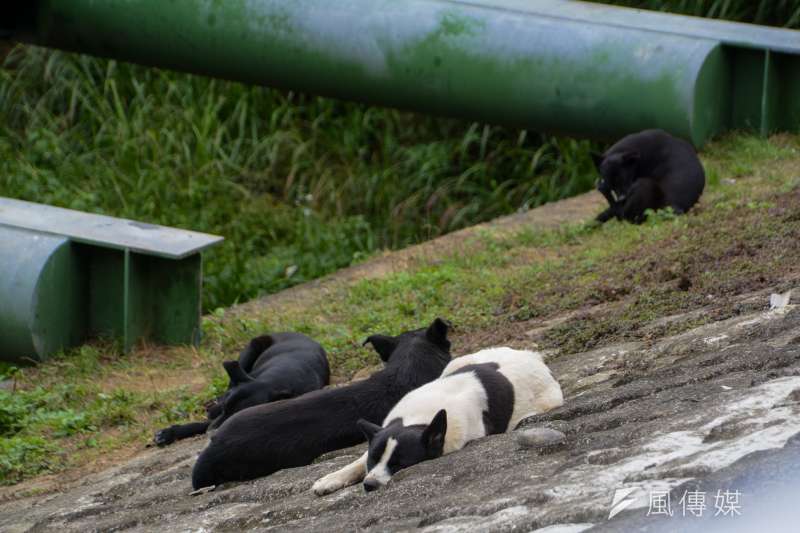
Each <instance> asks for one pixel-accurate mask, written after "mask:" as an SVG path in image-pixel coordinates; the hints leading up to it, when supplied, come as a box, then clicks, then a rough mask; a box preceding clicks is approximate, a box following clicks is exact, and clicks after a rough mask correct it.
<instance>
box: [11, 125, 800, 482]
mask: <svg viewBox="0 0 800 533" xmlns="http://www.w3.org/2000/svg"><path fill="white" fill-rule="evenodd" d="M704 159H705V161H704V162H705V165H706V168H707V169H708V174H709V187H708V189H707V192H706V194H705V196H704V199H703V202H702V204H701V205H700V206H698V207H697V208H696V209H694V210H693V211H692V213H691V214H689V215H687V216H680V217H679V216H674V215H672V214H670V213H668V212H666V213H657V214H655V215H654V216H652V217H651V218H650V219H649V220H648V222H647V223H646V224H643V225H641V226H634V225H630V224H623V223H618V222H610V223H608V224H605V225H603V226H596V225H594V224H573V225H567V226H564V227H561V228H559V229H553V230H534V229H532V228H522V229H519V228H518V229H516V230H513V231H511V232H509V231H508V230H499V229H479V230H473V231H471V232H470V233H469V235H468V236H467V237H466V238H464V239H460V240H459V239H455V238H454V239H452V240H450V241H447V240H445V241H443V242H442V243H441V246H439V247H437V251H436V253H431V254H428V253H425V254H422V255H421V256H418V257H416V258H408V259H406V260H404V261H405V262H404V263H403V264H404V267H403V268H402V269H401V270H399V271H397V272H395V273H390V274H384V275H379V276H377V277H373V278H368V279H361V280H356V281H338V282H334V283H332V284H328V285H327V286H325V287H324V288H323V289H314V288H310V289H306V290H305V291H304V293H303V296H302V298H299V299H287V300H281V301H278V302H273V303H270V304H269V305H263V306H251V307H249V308H248V310H247V314H246V315H243V314H241V313H238V312H235V311H223V310H218V311H216V312H215V313H213V314H211V315H209V316H207V317H206V318H205V319H204V330H205V332H206V339H205V341H204V343H203V345H202V346H201V348H200V349H199V350H194V349H190V348H172V349H151V348H147V347H143V348H141V349H139V350H137V351H135V352H134V353H132V354H130V355H128V356H126V357H120V356H119V355H118V354H115V353H114V349H113V347H111V346H109V345H102V344H96V345H90V346H84V347H83V348H81V349H78V350H74V351H73V352H71V353H69V354H65V356H63V357H59V358H56V359H54V360H52V361H50V362H48V363H47V364H44V365H40V366H39V367H36V368H26V369H20V370H16V376H15V378H16V381H17V390H16V392H13V393H12V392H3V393H0V435H1V436H2V437H3V438H2V440H0V442H2V445H1V446H2V449H0V480H2V482H4V483H14V482H16V481H18V480H20V479H24V478H26V477H30V476H32V475H34V474H36V473H40V472H47V471H60V470H63V469H65V468H69V467H71V466H79V465H87V464H92V463H93V462H94V461H96V460H98V459H99V458H107V457H113V456H114V455H115V454H126V453H130V450H132V449H137V448H138V449H140V448H141V446H142V445H143V444H144V443H145V442H146V441H147V440H149V439H150V438H151V437H152V433H153V432H154V431H155V430H156V429H158V428H159V427H163V426H164V425H168V424H171V423H174V422H176V421H185V420H188V419H192V418H197V417H201V416H202V415H203V413H202V404H203V403H204V402H205V401H206V400H207V399H209V398H211V397H212V396H214V395H215V394H219V393H220V392H221V390H222V389H223V388H224V387H225V385H226V382H225V378H224V373H223V372H222V369H221V365H220V362H221V361H222V360H224V359H228V358H230V357H232V356H234V354H235V353H236V352H237V350H238V349H239V348H241V346H242V345H243V344H244V342H245V341H246V340H247V339H249V338H250V337H252V336H253V335H255V334H257V333H261V332H263V331H276V330H295V331H302V332H305V333H308V334H309V335H312V336H313V337H314V338H316V339H318V340H319V341H320V342H322V343H323V345H324V346H325V347H326V349H327V350H328V353H329V357H330V360H331V364H332V369H333V372H334V375H335V377H336V379H339V380H341V379H346V378H348V377H349V376H351V375H352V374H353V373H354V372H355V371H357V370H359V369H361V368H363V367H365V366H369V365H374V364H377V362H378V359H377V357H376V356H375V355H374V354H373V353H372V352H371V351H370V350H368V349H366V348H363V347H362V346H361V341H362V340H363V339H364V338H365V337H366V336H367V335H368V334H370V333H374V332H387V333H395V332H399V331H401V330H404V329H407V328H413V327H418V326H419V325H421V324H425V323H426V322H428V321H430V320H431V319H432V318H433V317H435V316H442V317H445V318H448V319H450V320H451V321H452V322H453V324H454V326H455V329H454V333H453V339H454V348H455V350H456V351H457V353H465V352H469V351H471V350H474V349H478V348H480V347H483V346H485V345H487V344H501V343H507V342H508V341H509V339H511V338H519V336H520V333H521V332H526V331H529V330H532V329H536V328H539V327H541V326H542V324H546V322H547V320H549V319H551V318H555V317H557V316H562V315H563V314H564V313H565V312H569V311H572V312H573V314H572V315H571V316H570V317H569V319H568V320H566V321H564V322H561V323H559V324H557V325H554V326H553V327H550V328H547V329H545V330H543V331H542V332H541V334H539V335H538V336H535V337H530V336H525V337H524V338H525V339H526V341H525V342H526V343H528V342H537V343H539V344H540V346H541V347H543V348H549V349H556V350H558V351H559V353H568V352H574V351H581V350H586V349H591V348H593V347H595V346H598V345H601V344H604V343H608V342H611V341H618V340H625V339H641V338H657V337H659V336H662V335H665V334H672V333H677V332H680V331H683V330H685V329H688V328H690V327H694V326H696V325H699V324H702V323H703V322H705V321H708V320H716V319H721V318H725V317H728V316H732V315H734V314H737V313H741V312H746V311H753V310H755V308H752V309H749V308H748V309H744V308H742V307H741V306H740V305H739V304H732V303H731V301H730V297H731V296H733V295H738V294H742V293H746V292H749V291H752V290H758V289H762V288H766V287H775V286H778V287H780V286H782V285H783V284H785V283H786V282H785V280H787V279H790V278H791V277H792V276H796V267H795V265H798V264H800V248H798V247H797V243H798V242H800V239H799V238H800V210H798V208H797V206H798V205H800V188H799V187H800V181H798V179H799V177H798V175H797V172H796V169H797V168H798V165H800V137H799V136H786V135H784V136H779V137H775V138H773V139H771V140H770V141H767V140H762V139H758V138H756V137H750V136H743V135H732V136H729V137H727V138H725V139H723V140H721V141H717V142H715V143H712V144H711V145H710V146H709V148H708V151H707V153H706V154H705V155H704ZM448 243H449V244H448ZM787 288H788V287H787ZM698 310H702V312H701V313H696V314H689V315H686V316H685V317H683V318H680V319H678V320H675V321H671V322H669V323H667V324H665V325H663V326H660V327H657V328H655V329H654V328H653V327H652V322H653V321H654V320H655V319H658V318H661V317H665V316H669V315H673V314H680V313H686V312H691V311H698ZM6 372H8V370H6Z"/></svg>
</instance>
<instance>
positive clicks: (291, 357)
mask: <svg viewBox="0 0 800 533" xmlns="http://www.w3.org/2000/svg"><path fill="white" fill-rule="evenodd" d="M222 365H223V366H224V367H225V371H226V372H227V373H228V377H229V378H230V384H229V385H228V390H227V391H226V392H225V394H223V395H222V396H221V397H219V398H217V399H216V400H214V401H212V402H210V403H209V404H207V405H206V413H207V414H208V420H206V421H204V422H192V423H190V424H181V425H174V426H170V427H168V428H165V429H162V430H161V431H158V432H157V433H156V435H155V438H154V439H153V440H154V442H155V443H156V444H157V445H159V446H165V445H167V444H172V443H173V442H175V441H176V440H178V439H185V438H187V437H192V436H194V435H200V434H201V433H205V432H206V431H207V430H209V429H215V428H217V427H219V426H220V425H222V423H223V422H225V421H226V420H227V419H228V418H230V417H231V416H233V414H234V413H236V412H238V411H241V410H242V409H246V408H247V407H253V406H255V405H261V404H264V403H269V402H276V401H278V400H285V399H288V398H294V397H296V396H300V395H302V394H305V393H307V392H311V391H315V390H319V389H321V388H322V387H324V386H325V385H327V384H328V382H329V381H330V367H329V366H328V358H327V356H326V354H325V350H324V349H323V348H322V346H320V345H319V344H318V343H316V342H315V341H313V340H312V339H310V338H308V337H306V336H305V335H303V334H301V333H273V334H271V335H261V336H260V337H256V338H254V339H253V340H251V341H250V343H249V344H248V345H247V347H246V348H245V349H244V350H242V352H241V353H240V354H239V360H238V361H225V362H224V363H222Z"/></svg>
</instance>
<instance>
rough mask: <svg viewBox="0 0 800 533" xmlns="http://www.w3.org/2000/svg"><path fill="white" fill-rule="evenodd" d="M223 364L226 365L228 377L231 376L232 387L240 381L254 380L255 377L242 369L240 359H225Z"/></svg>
mask: <svg viewBox="0 0 800 533" xmlns="http://www.w3.org/2000/svg"><path fill="white" fill-rule="evenodd" d="M222 366H223V367H225V372H227V373H228V377H230V378H231V387H233V386H236V385H238V384H239V383H246V382H248V381H253V378H251V377H250V376H248V375H247V374H246V373H245V371H244V370H242V367H241V366H239V361H223V362H222Z"/></svg>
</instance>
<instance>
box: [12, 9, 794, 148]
mask: <svg viewBox="0 0 800 533" xmlns="http://www.w3.org/2000/svg"><path fill="white" fill-rule="evenodd" d="M18 6H20V7H17V10H18V11H17V12H16V14H15V16H14V18H13V22H12V23H11V24H10V25H11V26H13V27H12V28H10V31H11V34H12V35H13V36H14V38H16V39H18V40H23V41H27V42H32V43H37V44H42V45H46V46H52V47H57V48H62V49H66V50H73V51H78V52H84V53H89V54H95V55H99V56H104V57H113V58H118V59H122V60H128V61H133V62H137V63H141V64H145V65H152V66H159V67H167V68H172V69H177V70H183V71H188V72H195V73H200V74H207V75H210V76H216V77H222V78H228V79H234V80H241V81H244V82H249V83H255V84H263V85H267V86H271V87H281V88H287V89H294V90H300V91H306V92H310V93H314V94H321V95H326V96H333V97H338V98H344V99H351V100H358V101H363V102H367V103H372V104H380V105H387V106H394V107H399V108H405V109H413V110H418V111H422V112H430V113H436V114H443V115H450V116H456V117H463V118H467V119H471V120H482V121H488V122H494V123H504V124H509V125H516V126H522V127H527V128H534V129H537V130H543V131H552V132H560V133H568V134H575V135H579V136H591V137H604V138H611V137H616V136H619V135H621V134H624V133H629V132H632V131H636V130H640V129H644V128H650V127H661V128H664V129H667V130H669V131H671V132H673V133H675V134H677V135H680V136H682V137H685V138H687V139H691V140H692V141H694V142H695V143H696V144H700V143H702V142H703V141H704V140H705V139H707V138H708V137H709V136H710V135H712V134H713V133H716V132H718V131H721V130H723V129H725V128H726V127H731V126H742V125H755V126H761V127H772V126H774V125H773V124H771V123H769V122H768V121H767V117H768V114H769V113H771V111H770V110H769V109H767V107H768V106H767V107H765V106H764V105H761V104H760V102H761V99H762V95H763V94H766V92H767V89H766V87H765V86H764V87H762V83H761V78H762V74H763V77H764V79H765V80H766V78H767V74H766V73H765V70H764V69H765V68H767V67H764V66H763V65H762V63H759V62H758V61H756V63H753V64H752V65H750V66H748V68H747V72H748V73H750V72H754V73H755V76H756V82H755V86H754V88H753V89H752V91H751V90H750V89H745V90H744V92H742V90H740V91H739V92H740V93H742V94H739V95H738V96H737V93H736V91H735V90H734V85H736V84H735V83H734V82H736V81H737V80H736V79H735V78H734V76H735V74H734V73H733V71H734V70H735V69H733V68H732V65H733V63H734V60H735V59H738V57H739V56H735V54H734V53H733V52H730V51H729V50H728V48H729V47H730V46H734V47H735V46H738V44H737V43H732V41H735V40H736V38H738V37H739V36H741V35H742V32H740V31H738V30H736V28H733V29H731V27H730V26H731V25H730V24H729V25H728V26H726V28H727V30H725V31H721V30H719V31H718V30H714V28H719V27H718V26H712V30H713V31H707V27H706V26H702V23H701V27H700V30H693V31H691V32H689V33H690V34H681V32H682V28H681V24H680V19H684V18H685V17H675V16H670V15H656V16H657V17H664V16H666V17H672V18H670V19H668V20H669V21H672V22H669V23H668V26H664V23H662V22H660V21H661V19H656V20H655V21H653V19H652V18H647V17H648V16H645V18H641V17H642V15H641V14H639V13H638V12H636V11H632V10H620V9H618V8H610V7H607V6H594V7H592V6H587V4H583V3H581V2H568V1H564V0H536V1H523V0H500V1H497V2H488V0H484V1H483V2H481V1H480V0H475V1H457V0H405V1H397V0H337V1H336V2H331V1H329V0H224V1H220V0H170V1H167V0H103V1H97V0H69V1H59V0H34V1H27V2H22V1H20V2H19V3H18ZM636 17H640V19H641V20H642V21H645V19H646V20H649V21H650V22H649V23H648V24H643V26H645V29H640V28H637V27H636V25H637V23H636ZM687 20H688V19H687ZM692 20H693V21H696V20H697V19H692ZM604 21H605V22H604ZM669 24H671V26H669ZM692 24H695V25H696V24H697V23H696V22H693V23H692ZM732 26H749V25H732ZM749 27H750V28H755V27H754V26H749ZM686 28H689V29H692V27H691V25H686ZM742 31H744V30H742ZM766 31H767V32H770V31H774V32H779V33H777V34H774V33H768V35H769V37H770V39H772V40H774V41H778V42H781V40H786V39H791V38H793V36H794V35H796V34H797V33H798V32H786V31H785V30H783V31H784V32H785V33H780V32H781V30H766ZM726 32H727V33H726ZM745 33H746V32H745ZM762 33H763V32H762ZM731 35H733V36H734V38H733V39H731V38H730V36H731ZM773 37H774V39H773ZM754 38H755V39H759V38H762V35H761V33H759V35H758V36H756V37H754ZM770 39H767V40H768V41H769V40H770ZM744 41H747V38H744ZM770 43H772V41H770ZM739 44H741V43H739ZM773 44H774V43H773ZM773 44H767V45H765V46H764V47H763V48H764V50H766V51H767V52H768V51H769V50H770V49H771V48H773V49H774V48H775V47H774V46H773ZM797 44H800V40H798V42H797V43H795V45H794V46H793V45H788V46H787V47H788V49H789V52H792V51H794V50H795V48H797V49H799V50H800V46H796V45H797ZM787 47H784V48H787ZM745 48H748V51H749V48H755V49H758V48H759V45H758V44H755V45H753V44H752V43H749V44H748V43H745ZM778 48H780V47H778ZM785 51H786V50H784V49H783V48H780V53H784V52H785ZM764 61H766V62H767V63H768V59H766V60H764ZM781 61H782V60H781ZM751 63H752V62H751ZM778 63H780V61H773V64H774V65H775V64H778ZM792 65H793V66H795V67H796V66H797V63H793V64H792ZM759 69H760V70H759ZM738 72H744V71H743V70H741V69H740V70H739V71H738ZM748 75H749V74H748ZM764 83H766V81H765V82H764ZM787 83H788V84H789V85H788V88H789V89H796V88H798V87H800V79H798V78H797V76H795V77H794V78H791V79H790V81H789V82H787ZM770 94H771V93H770ZM751 98H755V99H756V100H757V101H758V102H759V104H752V105H751V104H739V103H737V102H738V101H739V100H741V99H745V100H749V99H751ZM776 98H777V97H776ZM787 98H788V97H787ZM734 108H736V109H734ZM792 109H793V111H792V113H794V115H791V113H790V115H791V116H792V117H795V118H797V119H798V120H797V122H798V123H800V111H798V110H797V109H795V108H792ZM774 114H775V115H777V116H781V117H785V111H779V112H776V113H774ZM770 116H771V115H770ZM781 120H784V119H783V118H781ZM776 125H779V124H776ZM792 125H793V126H796V123H794V122H793V124H792Z"/></svg>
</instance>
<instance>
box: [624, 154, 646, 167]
mask: <svg viewBox="0 0 800 533" xmlns="http://www.w3.org/2000/svg"><path fill="white" fill-rule="evenodd" d="M640 158H641V156H640V155H639V152H636V151H630V152H625V153H623V154H622V162H623V163H624V164H625V165H636V164H638V163H639V159H640Z"/></svg>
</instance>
